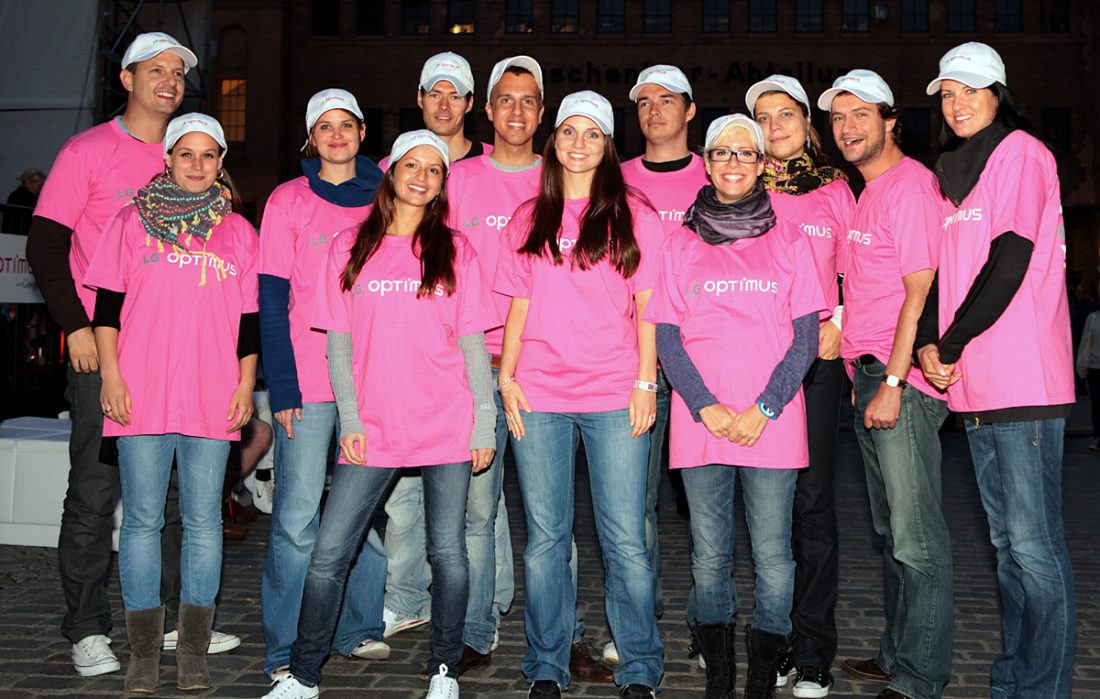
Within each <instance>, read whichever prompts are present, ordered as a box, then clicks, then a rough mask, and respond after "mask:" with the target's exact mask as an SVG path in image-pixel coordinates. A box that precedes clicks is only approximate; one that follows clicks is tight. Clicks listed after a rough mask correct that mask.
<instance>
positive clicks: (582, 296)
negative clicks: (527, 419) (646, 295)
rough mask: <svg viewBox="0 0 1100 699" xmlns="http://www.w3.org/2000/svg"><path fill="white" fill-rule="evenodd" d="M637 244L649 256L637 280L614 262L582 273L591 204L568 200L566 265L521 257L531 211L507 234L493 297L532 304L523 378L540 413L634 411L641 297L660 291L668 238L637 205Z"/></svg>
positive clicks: (562, 245) (633, 203)
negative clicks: (578, 254) (580, 250)
mask: <svg viewBox="0 0 1100 699" xmlns="http://www.w3.org/2000/svg"><path fill="white" fill-rule="evenodd" d="M629 201H630V210H631V213H632V214H633V215H634V236H635V238H636V239H637V241H638V247H639V249H640V250H641V260H640V262H639V265H638V269H637V270H636V271H635V272H634V274H633V275H632V276H631V277H630V278H629V279H623V277H622V276H621V275H620V274H619V273H618V272H617V271H615V268H614V267H613V266H612V265H611V263H610V262H609V261H608V259H607V256H604V258H603V259H602V260H600V261H599V263H597V264H596V265H594V266H592V267H589V268H588V269H587V270H582V269H580V268H579V267H575V266H574V265H572V264H571V259H570V255H571V254H572V251H573V246H574V245H576V242H577V236H578V235H579V234H580V219H581V216H582V215H583V214H584V211H585V209H586V208H587V207H588V199H567V200H566V201H565V210H564V212H563V213H562V222H561V228H560V229H559V230H558V247H559V249H560V250H561V252H562V257H563V260H562V264H561V265H555V264H554V263H553V262H552V261H551V260H550V259H548V258H547V257H545V256H539V257H533V256H531V255H525V254H521V253H519V252H517V250H518V249H519V247H520V246H521V245H523V243H524V241H526V239H527V234H528V231H529V230H530V209H531V207H530V206H524V207H523V208H521V209H519V210H517V211H516V215H515V217H514V218H513V219H512V221H511V222H510V223H509V224H508V226H507V227H506V228H505V229H504V237H505V239H506V240H507V241H508V246H507V247H506V248H505V249H504V251H503V252H502V254H501V258H500V264H499V265H498V266H497V273H496V281H495V282H494V285H493V290H494V291H496V292H498V293H500V294H504V295H506V296H511V297H517V298H525V299H529V300H530V307H529V309H528V311H527V322H526V323H525V325H524V327H523V334H522V335H521V336H520V340H521V342H522V349H521V351H520V357H519V364H518V365H517V367H516V372H515V376H516V379H517V380H518V381H520V383H521V385H522V386H523V392H524V394H525V395H526V397H527V400H528V402H529V403H530V404H531V409H532V410H538V411H541V412H576V413H591V412H605V411H608V410H621V409H623V408H626V407H628V406H629V403H630V393H631V391H632V390H634V381H635V380H636V379H637V378H638V329H637V317H636V313H635V310H636V307H635V302H634V295H635V294H638V293H642V292H644V291H648V290H650V289H652V288H653V286H654V284H655V283H656V281H657V269H658V258H657V250H658V249H659V248H660V244H661V239H662V238H663V237H664V233H663V231H662V230H661V220H660V219H659V218H658V217H657V214H656V212H654V211H653V209H651V208H649V207H648V206H646V205H645V204H644V203H642V202H641V201H640V200H637V199H635V198H633V197H632V198H631V199H630V200H629Z"/></svg>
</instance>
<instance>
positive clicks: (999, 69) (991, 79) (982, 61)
mask: <svg viewBox="0 0 1100 699" xmlns="http://www.w3.org/2000/svg"><path fill="white" fill-rule="evenodd" d="M941 80H956V81H958V82H960V83H962V84H963V85H966V86H967V87H974V88H983V87H989V86H990V85H992V84H993V83H1000V84H1002V85H1007V84H1008V83H1007V82H1006V78H1005V63H1004V61H1002V60H1001V54H999V53H997V52H996V51H995V50H994V49H993V47H992V46H988V45H986V44H982V43H980V42H977V41H968V42H966V43H965V44H959V45H958V46H956V47H955V48H953V49H951V50H950V51H948V52H947V53H945V54H943V58H941V59H940V74H939V77H937V78H936V79H935V80H933V81H932V82H930V83H928V89H927V90H926V91H927V92H928V94H930V95H934V94H936V93H937V92H939V91H940V81H941Z"/></svg>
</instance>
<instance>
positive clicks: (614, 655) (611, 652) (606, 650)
mask: <svg viewBox="0 0 1100 699" xmlns="http://www.w3.org/2000/svg"><path fill="white" fill-rule="evenodd" d="M601 657H602V658H603V661H604V663H605V664H607V665H618V664H619V649H618V648H616V647H615V642H614V641H608V642H607V643H605V644H604V646H603V653H601Z"/></svg>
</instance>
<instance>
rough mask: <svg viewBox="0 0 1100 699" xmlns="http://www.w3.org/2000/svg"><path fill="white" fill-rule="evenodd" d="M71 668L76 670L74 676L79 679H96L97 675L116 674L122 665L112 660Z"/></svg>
mask: <svg viewBox="0 0 1100 699" xmlns="http://www.w3.org/2000/svg"><path fill="white" fill-rule="evenodd" d="M73 668H74V669H75V670H76V674H78V675H80V676H81V677H97V676H99V675H107V674H110V673H112V672H118V671H119V670H121V669H122V663H120V662H119V661H118V660H114V661H107V662H104V663H99V664H97V665H73Z"/></svg>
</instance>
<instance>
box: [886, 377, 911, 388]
mask: <svg viewBox="0 0 1100 699" xmlns="http://www.w3.org/2000/svg"><path fill="white" fill-rule="evenodd" d="M882 383H884V384H886V385H887V386H889V387H890V388H905V387H906V386H908V385H909V382H908V381H906V380H905V379H902V378H899V377H897V376H894V375H893V374H886V375H885V376H883V377H882Z"/></svg>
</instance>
